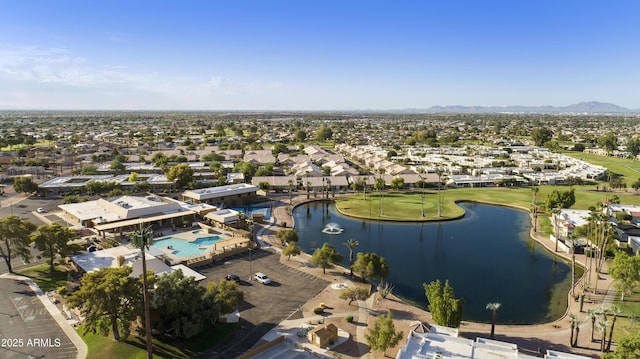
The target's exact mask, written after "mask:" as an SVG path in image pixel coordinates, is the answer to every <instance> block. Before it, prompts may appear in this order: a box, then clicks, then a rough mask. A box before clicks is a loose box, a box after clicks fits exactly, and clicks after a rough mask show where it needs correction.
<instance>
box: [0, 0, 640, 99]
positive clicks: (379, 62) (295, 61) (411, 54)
mask: <svg viewBox="0 0 640 359" xmlns="http://www.w3.org/2000/svg"><path fill="white" fill-rule="evenodd" d="M638 18H640V2H639V1H590V0H549V1H546V0H535V1H534V0H530V1H526V0H511V1H488V0H487V1H484V0H483V1H480V0H469V1H461V0H439V1H427V0H424V1H374V0H370V1H347V0H323V1H314V0H309V1H303V0H291V1H279V0H261V1H244V0H233V1H163V0H156V1H86V0H85V1H64V0H60V1H49V0H40V1H37V0H34V1H11V0H0V109H116V110H365V109H403V108H427V107H430V106H433V105H468V106H471V105H485V106H492V105H496V106H507V105H530V106H537V105H553V106H565V105H570V104H573V103H577V102H581V101H592V100H594V101H602V102H612V103H615V104H617V105H620V106H625V107H628V108H632V109H636V108H640V96H638V93H640V46H638V39H640V22H639V21H638Z"/></svg>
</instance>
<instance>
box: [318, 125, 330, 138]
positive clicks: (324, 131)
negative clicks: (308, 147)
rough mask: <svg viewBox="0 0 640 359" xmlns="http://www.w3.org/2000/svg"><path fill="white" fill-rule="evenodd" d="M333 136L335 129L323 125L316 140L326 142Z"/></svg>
mask: <svg viewBox="0 0 640 359" xmlns="http://www.w3.org/2000/svg"><path fill="white" fill-rule="evenodd" d="M331 136H333V131H331V129H330V128H329V127H326V126H321V127H320V128H319V129H318V131H317V132H316V141H318V142H324V141H326V140H328V139H330V138H331Z"/></svg>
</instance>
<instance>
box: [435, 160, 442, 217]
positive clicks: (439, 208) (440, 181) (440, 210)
mask: <svg viewBox="0 0 640 359" xmlns="http://www.w3.org/2000/svg"><path fill="white" fill-rule="evenodd" d="M442 173H443V172H442V170H441V169H439V168H438V169H437V170H436V174H437V175H438V217H442V194H441V192H442V191H441V187H442Z"/></svg>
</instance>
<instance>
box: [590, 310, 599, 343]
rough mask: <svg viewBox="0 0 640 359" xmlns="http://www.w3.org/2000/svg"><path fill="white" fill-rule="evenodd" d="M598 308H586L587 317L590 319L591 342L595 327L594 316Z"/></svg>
mask: <svg viewBox="0 0 640 359" xmlns="http://www.w3.org/2000/svg"><path fill="white" fill-rule="evenodd" d="M597 313H598V310H597V309H595V308H589V309H587V318H589V319H590V320H591V342H593V332H594V330H595V329H596V316H597Z"/></svg>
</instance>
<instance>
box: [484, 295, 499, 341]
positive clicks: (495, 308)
mask: <svg viewBox="0 0 640 359" xmlns="http://www.w3.org/2000/svg"><path fill="white" fill-rule="evenodd" d="M501 306H502V304H501V303H489V304H487V310H490V311H491V336H490V338H491V339H493V337H494V335H495V332H496V318H497V317H498V309H500V307H501Z"/></svg>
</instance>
